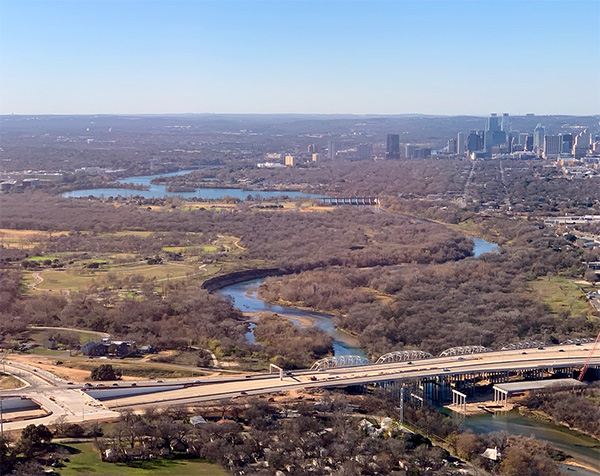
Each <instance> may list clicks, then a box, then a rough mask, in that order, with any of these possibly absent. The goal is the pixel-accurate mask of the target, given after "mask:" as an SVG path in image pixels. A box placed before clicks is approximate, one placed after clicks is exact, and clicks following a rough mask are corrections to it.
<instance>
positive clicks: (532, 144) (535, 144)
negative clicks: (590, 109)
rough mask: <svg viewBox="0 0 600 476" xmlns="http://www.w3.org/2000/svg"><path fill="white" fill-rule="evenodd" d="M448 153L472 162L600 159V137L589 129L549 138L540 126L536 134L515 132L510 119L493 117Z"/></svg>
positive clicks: (458, 140)
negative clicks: (500, 159)
mask: <svg viewBox="0 0 600 476" xmlns="http://www.w3.org/2000/svg"><path fill="white" fill-rule="evenodd" d="M445 152H446V153H448V154H453V155H458V156H461V157H464V156H467V157H469V158H471V159H486V158H515V159H535V158H541V159H563V160H569V159H575V160H582V159H585V158H587V157H588V156H592V154H594V155H600V136H598V135H596V136H594V137H592V134H591V133H590V132H589V131H588V129H583V130H580V131H579V132H560V133H555V134H549V133H548V131H547V130H546V128H545V127H544V126H543V125H542V124H541V123H538V125H537V126H536V127H535V128H534V129H533V131H526V132H523V131H513V130H512V127H511V120H510V116H509V115H508V114H507V113H504V114H503V115H502V116H498V115H497V114H491V115H490V116H489V117H488V118H487V121H486V124H485V129H483V130H471V131H469V132H468V133H464V132H459V133H458V135H457V137H456V139H454V138H452V139H450V140H448V145H447V146H446V150H445Z"/></svg>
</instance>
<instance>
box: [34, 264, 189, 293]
mask: <svg viewBox="0 0 600 476" xmlns="http://www.w3.org/2000/svg"><path fill="white" fill-rule="evenodd" d="M109 272H110V273H113V274H114V275H115V276H116V277H118V278H123V277H124V276H126V275H132V274H137V275H140V276H143V277H145V278H154V279H156V280H157V281H161V280H164V281H166V280H169V279H180V278H183V277H185V276H187V275H188V274H194V273H198V272H199V269H198V267H197V266H193V265H190V264H185V263H165V264H158V265H148V264H145V263H138V264H134V265H128V266H116V267H109V268H108V269H105V270H98V271H95V272H90V271H88V270H82V269H81V268H68V269H66V270H63V271H58V270H54V269H47V270H44V271H40V272H39V274H40V275H41V277H42V278H44V281H43V282H41V283H39V284H38V285H37V288H38V289H40V290H49V289H51V290H53V291H62V290H81V289H86V288H87V287H88V286H89V285H90V284H91V283H92V281H93V280H94V279H96V280H98V279H101V278H102V277H103V276H105V275H106V274H107V273H109ZM27 282H28V283H31V282H32V279H31V278H30V277H27Z"/></svg>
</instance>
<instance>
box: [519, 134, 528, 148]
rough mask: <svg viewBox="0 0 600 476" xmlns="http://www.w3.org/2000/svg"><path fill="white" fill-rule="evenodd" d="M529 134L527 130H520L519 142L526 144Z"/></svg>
mask: <svg viewBox="0 0 600 476" xmlns="http://www.w3.org/2000/svg"><path fill="white" fill-rule="evenodd" d="M528 135H529V134H527V132H519V144H521V145H526V144H527V136H528Z"/></svg>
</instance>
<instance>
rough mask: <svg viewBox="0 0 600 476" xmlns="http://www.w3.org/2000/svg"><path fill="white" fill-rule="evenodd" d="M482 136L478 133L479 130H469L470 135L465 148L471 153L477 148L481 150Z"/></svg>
mask: <svg viewBox="0 0 600 476" xmlns="http://www.w3.org/2000/svg"><path fill="white" fill-rule="evenodd" d="M480 139H481V138H480V136H479V134H477V131H471V132H469V135H468V136H467V141H466V143H465V149H466V150H467V152H468V153H469V154H470V153H471V152H475V151H477V150H481V144H480V142H481V140H480Z"/></svg>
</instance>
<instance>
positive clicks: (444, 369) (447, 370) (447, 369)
mask: <svg viewBox="0 0 600 476" xmlns="http://www.w3.org/2000/svg"><path fill="white" fill-rule="evenodd" d="M442 370H443V371H444V372H450V369H449V368H447V367H445V368H443V369H442Z"/></svg>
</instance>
